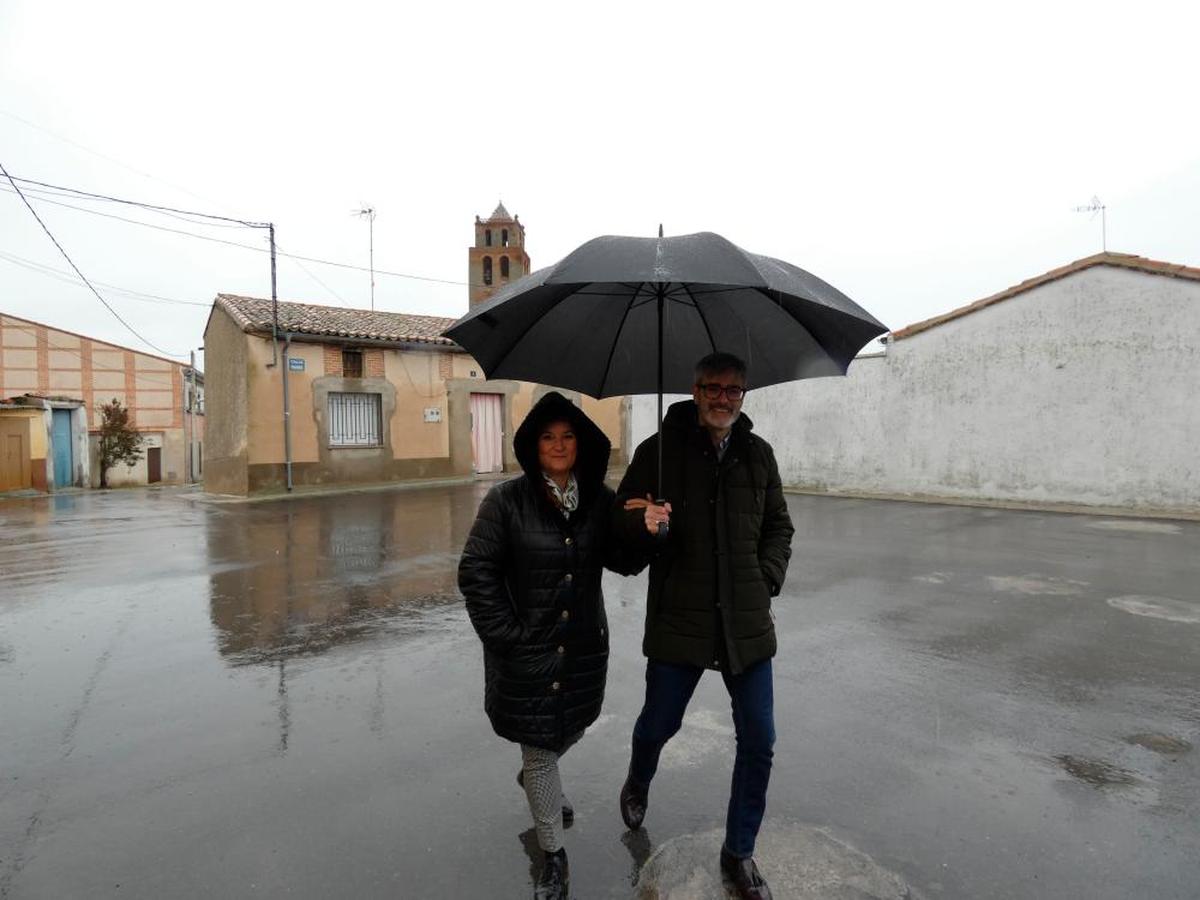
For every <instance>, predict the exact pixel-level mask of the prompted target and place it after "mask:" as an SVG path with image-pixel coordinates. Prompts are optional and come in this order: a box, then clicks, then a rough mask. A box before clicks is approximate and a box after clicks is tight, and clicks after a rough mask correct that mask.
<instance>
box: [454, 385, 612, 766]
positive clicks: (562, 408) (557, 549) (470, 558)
mask: <svg viewBox="0 0 1200 900" xmlns="http://www.w3.org/2000/svg"><path fill="white" fill-rule="evenodd" d="M556 421H568V422H570V423H571V425H572V428H573V429H574V431H575V435H576V440H577V448H578V450H577V457H576V463H575V477H576V479H577V481H578V482H579V508H578V509H577V510H576V511H575V512H574V513H572V514H571V517H570V520H569V521H568V520H566V519H564V518H563V515H562V513H560V512H559V511H558V510H557V509H556V508H555V507H554V505H553V501H551V499H550V497H549V495H548V493H547V491H546V488H545V487H544V485H543V482H542V475H541V471H540V468H539V466H538V460H537V442H538V437H539V435H540V434H541V431H542V429H543V428H544V427H545V426H546V425H547V424H549V423H551V422H556ZM513 446H514V449H515V451H516V456H517V460H518V461H519V462H520V464H521V468H522V469H524V470H525V474H523V475H521V476H519V477H517V478H514V479H512V480H510V481H505V482H502V483H500V484H497V485H496V486H495V487H493V488H492V489H491V490H490V491H488V493H487V496H486V497H484V499H483V502H482V503H481V504H480V506H479V513H478V515H477V516H476V519H475V524H474V526H472V528H471V534H470V536H469V537H468V538H467V545H466V547H465V548H464V549H463V555H462V560H461V561H460V563H459V566H458V586H459V589H460V590H461V591H462V594H463V597H464V598H465V599H466V604H467V612H468V613H469V614H470V617H471V623H472V624H473V625H474V626H475V630H476V632H478V634H479V637H480V639H481V640H482V641H483V648H484V708H485V709H486V711H487V714H488V718H489V719H491V722H492V727H493V728H494V729H495V730H496V733H497V734H498V735H500V736H501V737H504V738H508V739H509V740H511V741H516V742H518V743H522V744H532V745H533V746H536V747H543V748H545V749H548V750H555V751H561V750H562V748H563V746H564V744H565V741H566V739H567V738H568V737H570V736H572V735H575V734H577V733H578V732H580V731H582V730H583V729H584V728H586V727H587V726H588V725H590V724H591V723H592V722H594V721H595V720H596V717H597V716H598V715H599V714H600V706H601V703H602V702H603V700H604V682H605V676H606V674H607V668H608V621H607V619H606V618H605V614H604V596H603V594H602V593H601V590H600V576H601V571H602V569H603V567H604V566H605V565H606V564H607V565H608V566H609V567H610V568H614V569H616V570H618V571H622V570H624V571H626V572H632V571H633V567H631V566H628V565H626V564H623V563H622V562H621V561H620V560H618V559H617V558H616V556H615V553H616V550H617V548H616V545H615V542H612V541H610V540H609V523H610V518H611V507H612V502H613V492H612V491H611V490H610V489H609V488H607V487H606V486H605V485H604V474H605V471H606V469H607V467H608V455H609V450H610V445H609V441H608V438H606V437H605V436H604V433H603V432H602V431H601V430H600V429H599V428H598V427H597V426H596V425H595V424H594V423H593V422H592V421H591V420H590V419H589V418H588V417H587V416H585V415H584V414H583V412H582V411H581V410H579V409H578V408H577V407H576V406H575V405H574V404H572V403H571V402H570V401H569V400H567V399H566V398H565V397H563V396H562V395H561V394H558V393H549V394H547V395H546V396H545V397H543V398H542V399H541V400H540V401H539V402H538V403H537V404H536V405H535V406H534V408H533V409H532V410H530V413H529V415H528V416H527V417H526V419H525V421H524V422H523V423H522V424H521V427H520V428H518V429H517V433H516V435H515V437H514V439H513Z"/></svg>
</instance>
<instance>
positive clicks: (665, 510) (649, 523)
mask: <svg viewBox="0 0 1200 900" xmlns="http://www.w3.org/2000/svg"><path fill="white" fill-rule="evenodd" d="M625 509H626V510H630V509H641V510H644V511H645V512H644V513H643V516H644V518H645V521H646V530H647V531H648V532H650V533H651V534H658V526H659V525H660V524H667V525H669V524H670V522H671V504H670V503H664V504H663V505H662V506H657V505H655V503H654V497H653V496H652V495H650V494H647V495H646V498H645V499H644V500H643V499H642V498H641V497H630V498H629V499H628V500H626V501H625Z"/></svg>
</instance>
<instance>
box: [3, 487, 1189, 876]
mask: <svg viewBox="0 0 1200 900" xmlns="http://www.w3.org/2000/svg"><path fill="white" fill-rule="evenodd" d="M485 487H486V485H473V486H465V487H455V488H430V489H424V490H417V491H402V492H395V493H380V494H361V495H344V496H336V497H324V498H309V499H299V500H294V501H291V502H278V503H265V504H253V505H223V506H211V505H206V504H202V503H196V502H192V501H191V500H189V499H188V495H187V494H185V493H181V492H177V491H176V492H172V491H169V490H165V491H158V492H139V491H127V492H126V491H122V492H114V493H107V494H99V493H97V494H77V495H71V496H63V497H54V498H48V499H47V498H38V499H32V500H0V896H3V897H5V898H9V897H11V898H35V897H36V898H42V897H55V898H57V897H76V896H114V897H116V896H120V897H139V898H141V897H146V898H150V897H154V898H160V897H165V896H172V897H209V896H230V897H253V896H263V897H276V896H290V897H300V898H310V897H311V898H317V897H330V896H355V897H368V898H374V897H404V898H426V897H455V898H510V897H511V898H519V897H526V896H529V895H530V894H531V889H530V883H531V874H530V873H531V862H530V857H529V856H528V853H529V852H530V851H531V850H532V848H533V843H532V836H531V833H530V832H529V831H528V822H527V819H528V813H527V810H526V809H525V806H524V797H523V795H522V793H521V792H520V791H519V790H518V788H517V787H516V784H515V782H514V775H515V773H516V769H517V766H518V753H517V752H516V749H515V748H514V747H512V746H511V745H509V744H506V743H505V742H503V741H501V740H499V739H498V738H496V737H494V736H493V735H492V733H491V731H490V729H489V728H488V726H487V722H486V719H485V718H484V716H483V713H482V709H481V693H482V664H481V659H480V653H479V650H478V646H477V642H476V640H475V638H474V634H473V632H472V631H471V628H470V624H469V622H468V621H467V619H466V616H465V613H464V612H463V609H462V606H461V602H460V601H459V599H458V597H457V592H456V589H455V572H454V570H455V565H456V561H457V552H458V550H459V548H460V547H461V545H462V542H463V540H464V538H465V534H466V531H467V529H468V528H469V526H470V523H471V520H472V518H473V516H474V511H475V506H476V504H477V503H478V500H479V498H480V497H481V496H482V492H483V490H484V489H485ZM789 503H790V506H791V510H792V516H793V519H794V520H795V522H796V525H797V534H796V540H795V556H794V559H793V567H792V572H791V575H790V577H789V580H788V583H787V585H786V587H785V591H784V596H783V598H782V599H781V601H780V602H779V604H778V606H777V615H778V626H779V630H780V656H779V657H778V659H777V662H776V672H777V685H776V696H777V717H778V730H779V742H778V744H777V747H776V769H775V774H774V777H773V782H772V788H771V795H770V804H769V808H768V821H767V824H766V826H765V831H769V830H770V829H772V828H775V829H777V830H778V831H779V832H780V833H783V832H784V831H785V830H786V829H788V828H792V827H793V826H796V825H799V824H804V825H817V826H822V827H825V828H827V829H829V831H830V833H832V834H833V835H836V836H837V837H838V839H840V840H842V841H845V842H847V843H849V844H851V845H853V846H854V847H856V848H857V849H858V850H860V851H862V852H863V853H865V854H867V855H868V856H869V857H870V858H871V859H873V860H874V861H875V862H876V863H878V864H879V865H881V866H884V867H886V868H887V869H889V870H891V871H894V872H896V873H898V874H899V875H900V876H902V877H903V878H904V879H906V880H907V881H909V882H910V883H911V884H912V885H913V886H914V887H915V888H916V889H918V890H919V891H920V892H921V893H922V894H924V895H925V896H928V897H947V898H968V897H978V898H1022V900H1025V898H1037V897H1047V898H1076V897H1079V898H1083V897H1086V898H1096V900H1104V898H1196V897H1198V896H1200V751H1197V750H1196V749H1195V746H1196V745H1197V744H1198V743H1200V587H1198V583H1200V581H1198V579H1197V578H1196V574H1197V563H1196V560H1197V559H1200V524H1195V523H1170V522H1148V521H1139V520H1115V519H1106V518H1099V517H1088V516H1072V515H1055V514H1040V513H1027V512H1005V511H997V510H983V509H969V508H963V507H949V506H947V507H943V506H930V505H920V504H904V503H886V502H878V501H862V500H843V499H832V498H817V497H801V496H793V497H791V498H790V499H789ZM644 586H645V585H644V578H636V579H628V580H622V579H620V578H617V577H615V576H613V577H611V578H609V579H608V581H607V582H606V592H607V595H608V607H609V616H610V621H611V625H612V635H613V647H614V654H613V661H612V670H611V675H610V682H609V692H608V698H607V701H606V706H605V713H604V715H603V717H602V718H601V720H600V722H599V723H597V725H596V727H595V728H594V729H592V731H591V732H590V733H589V736H588V737H586V738H585V739H584V740H583V741H582V742H581V743H580V744H579V745H578V746H577V747H576V748H575V749H573V750H572V751H571V753H570V754H569V755H568V756H567V757H566V758H565V760H564V763H563V769H564V776H565V779H566V785H567V788H568V793H569V795H570V797H571V799H572V801H573V802H574V804H575V806H576V808H577V814H578V818H577V822H576V824H575V826H574V827H573V828H572V829H570V830H569V831H568V832H567V838H568V841H567V846H568V852H569V853H570V857H571V864H572V876H573V879H572V880H573V882H574V887H575V891H574V894H575V896H576V897H578V898H617V897H628V896H630V893H631V891H630V884H631V878H632V876H633V875H634V873H635V871H636V868H637V865H638V862H639V861H641V860H643V859H644V858H645V856H646V854H647V853H648V852H649V850H650V849H651V847H652V846H654V845H657V844H658V843H660V842H661V841H664V840H666V839H668V838H672V837H675V836H678V835H684V834H689V833H693V832H705V831H708V830H710V829H712V828H713V827H715V826H717V825H719V824H720V822H721V820H722V816H723V803H724V795H725V791H726V786H727V784H728V775H729V767H730V760H731V756H732V730H731V727H730V724H729V715H728V702H727V699H726V698H725V696H724V693H723V690H722V688H721V686H720V682H719V679H717V678H716V677H715V676H708V677H706V678H705V680H704V681H703V682H702V684H701V687H700V689H699V691H698V692H697V695H696V699H695V701H694V702H693V706H692V711H691V713H690V715H689V717H688V720H687V722H686V724H685V728H684V731H683V732H682V733H681V734H680V736H679V737H678V738H677V739H676V741H675V742H673V743H672V744H671V745H669V746H668V748H667V751H666V752H665V753H664V760H663V767H662V770H661V774H660V777H659V779H658V780H657V781H656V783H655V787H654V793H653V795H652V807H651V813H650V816H649V818H648V820H647V825H648V832H647V833H646V834H644V835H642V836H640V837H639V838H637V839H634V840H629V839H628V836H624V835H623V827H622V826H621V823H620V820H619V818H618V816H617V813H616V808H615V795H616V791H617V788H618V787H619V785H620V782H621V779H622V777H623V774H624V769H625V765H626V752H627V748H628V739H629V732H630V729H631V727H632V720H633V717H634V715H635V714H636V712H637V704H638V700H639V691H640V688H641V678H642V660H641V657H640V653H639V649H638V648H639V636H640V627H641V617H642V614H643V610H644V601H643V599H642V595H643V591H644ZM623 838H624V840H623ZM767 874H768V875H769V874H770V873H769V872H768V873H767Z"/></svg>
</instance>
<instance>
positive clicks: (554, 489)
mask: <svg viewBox="0 0 1200 900" xmlns="http://www.w3.org/2000/svg"><path fill="white" fill-rule="evenodd" d="M542 480H543V481H545V482H546V489H547V490H548V491H550V499H552V500H553V501H554V505H555V506H557V507H558V509H559V512H561V513H562V514H563V518H564V519H569V518H571V513H573V512H575V510H577V509H578V508H579V482H578V481H576V480H575V473H574V472H572V473H571V474H570V475H568V476H567V486H566V487H565V488H560V487H559V486H558V485H557V484H556V483H555V481H554V479H553V478H551V477H550V476H549V475H547V474H546V473H545V472H543V473H542Z"/></svg>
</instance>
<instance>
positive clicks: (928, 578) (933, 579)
mask: <svg viewBox="0 0 1200 900" xmlns="http://www.w3.org/2000/svg"><path fill="white" fill-rule="evenodd" d="M912 580H913V581H920V582H923V583H925V584H945V583H946V582H947V581H949V580H950V573H949V572H930V573H928V574H926V575H914V576H913V579H912Z"/></svg>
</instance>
